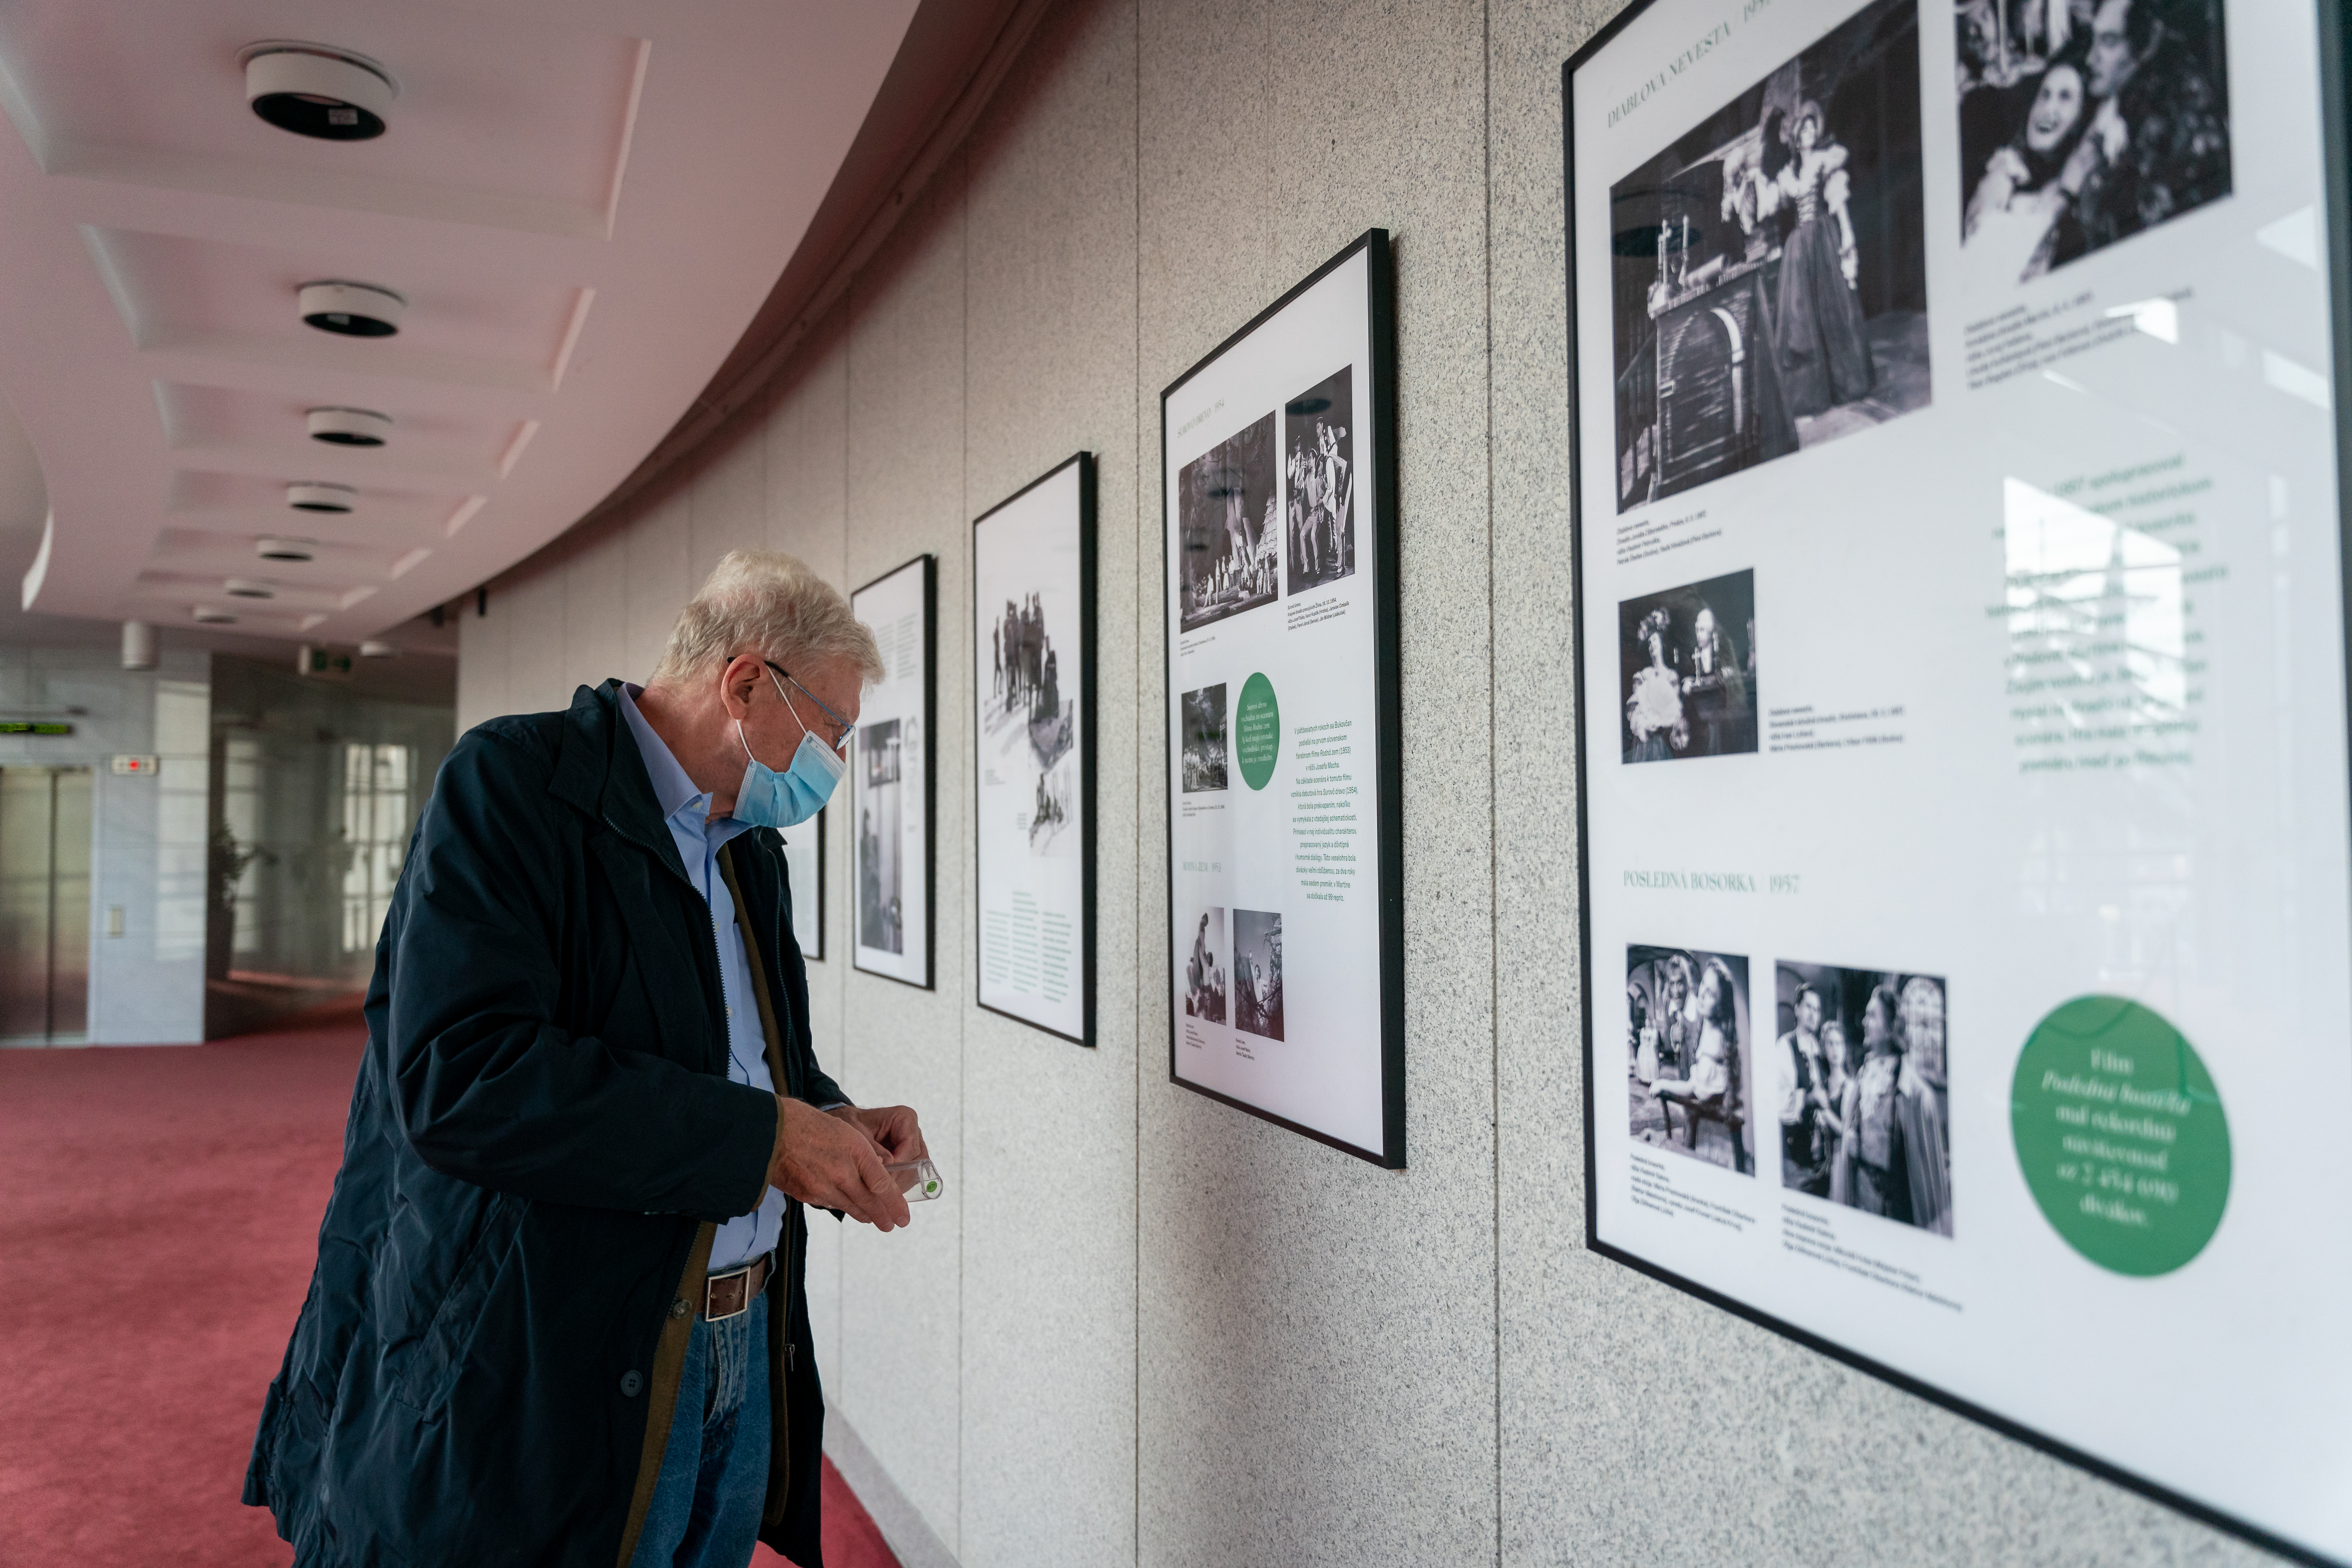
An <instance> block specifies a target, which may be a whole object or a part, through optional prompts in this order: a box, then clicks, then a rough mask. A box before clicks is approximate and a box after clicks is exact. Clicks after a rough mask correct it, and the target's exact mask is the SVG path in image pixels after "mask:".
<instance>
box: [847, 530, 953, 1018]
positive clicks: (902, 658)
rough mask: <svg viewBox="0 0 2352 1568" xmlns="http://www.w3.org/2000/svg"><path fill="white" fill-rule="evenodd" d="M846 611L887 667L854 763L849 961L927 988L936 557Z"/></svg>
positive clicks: (852, 600) (883, 580)
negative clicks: (876, 645) (869, 634)
mask: <svg viewBox="0 0 2352 1568" xmlns="http://www.w3.org/2000/svg"><path fill="white" fill-rule="evenodd" d="M849 606H850V610H851V613H853V614H854V615H856V617H857V618H858V619H859V620H861V621H863V622H864V623H866V626H867V628H868V629H870V630H871V631H872V632H873V633H874V640H875V641H876V642H877V643H879V644H880V645H881V647H882V662H883V664H884V665H885V666H886V667H887V670H888V673H887V674H886V675H885V676H884V677H883V678H882V679H881V680H880V681H879V682H877V684H875V685H873V686H870V687H868V688H866V700H865V707H864V708H863V710H861V711H860V712H859V714H858V716H857V744H856V750H855V751H853V752H851V753H850V758H849V821H850V839H849V881H850V923H851V935H850V944H851V957H850V962H851V963H853V964H855V965H856V967H857V968H859V969H862V970H864V971H865V972H866V973H868V974H880V975H884V976H886V977H887V978H889V979H892V980H898V981H903V982H905V983H906V984H908V985H920V986H923V987H924V988H926V989H929V986H930V984H931V934H932V921H931V889H932V870H931V825H932V822H933V820H934V816H933V806H934V805H935V803H936V798H937V797H936V795H934V793H933V781H934V778H935V776H936V773H937V769H936V767H935V766H934V759H933V755H932V751H931V729H932V721H933V719H934V718H935V717H936V716H937V714H938V701H937V697H938V689H937V688H938V682H937V679H936V673H935V672H936V669H937V665H938V658H937V654H938V649H939V562H938V558H937V557H935V556H930V555H919V556H917V557H915V559H914V560H912V561H909V562H908V563H906V564H905V565H904V566H901V567H899V568H898V570H897V571H895V572H890V573H887V574H884V575H882V576H880V577H877V578H876V579H875V580H874V581H873V582H871V583H868V584H866V586H864V587H863V588H860V589H858V590H857V591H856V593H855V594H852V595H850V596H849Z"/></svg>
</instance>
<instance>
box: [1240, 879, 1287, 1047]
mask: <svg viewBox="0 0 2352 1568" xmlns="http://www.w3.org/2000/svg"><path fill="white" fill-rule="evenodd" d="M1233 1008H1234V1028H1236V1029H1242V1030H1245V1031H1246V1032H1248V1033H1250V1034H1253V1035H1255V1036H1257V1037H1259V1038H1261V1039H1266V1040H1278V1039H1280V1038H1282V916H1281V915H1280V914H1278V913H1276V914H1266V913H1263V912H1261V911H1259V910H1234V963H1233Z"/></svg>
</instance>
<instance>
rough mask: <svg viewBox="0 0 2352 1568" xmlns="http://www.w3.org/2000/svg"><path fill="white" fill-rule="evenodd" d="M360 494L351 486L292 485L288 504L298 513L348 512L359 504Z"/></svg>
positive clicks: (289, 489)
mask: <svg viewBox="0 0 2352 1568" xmlns="http://www.w3.org/2000/svg"><path fill="white" fill-rule="evenodd" d="M359 497H360V492H359V491H357V490H355V489H352V487H351V486H349V485H322V484H291V485H288V486H287V487H286V504H287V505H288V506H290V507H292V508H293V509H294V510H296V511H331V512H346V511H349V510H352V507H353V506H355V505H357V504H358V501H359Z"/></svg>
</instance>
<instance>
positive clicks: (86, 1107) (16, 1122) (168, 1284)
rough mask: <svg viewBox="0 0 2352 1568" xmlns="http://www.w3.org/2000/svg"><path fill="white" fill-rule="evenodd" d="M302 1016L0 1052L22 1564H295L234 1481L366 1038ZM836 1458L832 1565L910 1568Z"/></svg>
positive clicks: (1, 1549) (4, 1377) (4, 1450)
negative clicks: (145, 1039)
mask: <svg viewBox="0 0 2352 1568" xmlns="http://www.w3.org/2000/svg"><path fill="white" fill-rule="evenodd" d="M301 1024H302V1025H303V1026H299V1027H295V1028H291V1029H288V1030H285V1031H282V1032H279V1033H276V1034H271V1035H257V1036H248V1037H245V1038H242V1039H236V1040H225V1041H219V1042H215V1043H214V1044H212V1045H208V1046H195V1047H191V1046H157V1047H91V1048H86V1049H60V1050H0V1325H5V1327H4V1328H0V1390H5V1394H0V1407H5V1410H6V1412H7V1418H6V1419H5V1421H0V1519H5V1521H7V1523H6V1525H5V1527H0V1565H5V1568H20V1565H21V1568H36V1565H37V1568H57V1565H59V1564H66V1563H94V1564H95V1563H165V1562H168V1563H182V1564H186V1565H188V1568H266V1565H268V1564H279V1565H283V1564H286V1563H290V1562H291V1561H292V1557H293V1553H292V1551H291V1549H290V1548H289V1547H288V1546H287V1545H286V1544H285V1543H284V1542H280V1541H279V1540H278V1536H277V1532H276V1531H275V1529H274V1528H273V1527H272V1525H271V1522H270V1520H269V1516H268V1514H267V1513H266V1512H264V1511H263V1510H259V1509H250V1508H247V1507H245V1506H243V1505H242V1504H241V1503H240V1502H239V1501H238V1500H237V1494H238V1490H239V1489H240V1487H241V1486H242V1485H243V1482H244V1479H245V1463H246V1454H247V1447H248V1446H249V1445H250V1444H251V1442H252V1440H253V1428H254V1423H255V1421H256V1420H257V1419H258V1417H259V1415H260V1412H261V1398H262V1394H263V1391H264V1390H265V1389H267V1388H268V1384H269V1380H270V1378H271V1377H272V1376H273V1375H274V1374H275V1373H276V1372H277V1370H278V1362H279V1359H280V1358H281V1356H282V1355H283V1354H284V1352H285V1349H286V1336H287V1333H288V1331H289V1330H290V1329H291V1328H292V1327H293V1323H294V1316H295V1313H296V1311H297V1310H299V1308H300V1306H301V1304H302V1296H303V1292H304V1290H305V1289H307V1287H308V1285H309V1283H310V1264H311V1258H312V1255H313V1251H314V1248H315V1247H316V1240H317V1235H318V1226H319V1217H320V1214H321V1213H322V1212H323V1210H324V1209H325V1206H326V1201H327V1194H328V1191H329V1189H330V1187H331V1185H332V1183H333V1179H334V1172H335V1164H336V1161H337V1159H338V1157H339V1155H340V1153H341V1147H342V1130H343V1115H344V1110H345V1107H346V1105H347V1103H348V1102H349V1100H350V1097H351V1089H352V1074H353V1072H354V1070H355V1069H356V1067H357V1065H358V1061H359V1055H360V1049H361V1046H362V1040H363V1035H362V1029H361V1026H360V1025H359V1022H358V1014H357V1011H356V1009H355V1008H352V1007H344V1008H341V1009H336V1010H330V1011H329V1012H327V1013H325V1014H323V1015H322V1014H318V1013H314V1014H311V1015H309V1016H306V1017H305V1018H304V1019H303V1020H301ZM825 1472H826V1473H825V1483H826V1485H825V1497H824V1504H825V1527H824V1552H825V1560H826V1563H827V1564H828V1568H896V1564H895V1563H894V1561H893V1559H892V1558H891V1557H890V1555H889V1552H888V1549H887V1547H886V1546H884V1545H883V1543H882V1541H881V1537H880V1535H879V1533H878V1532H877V1531H875V1529H874V1526H873V1522H872V1521H871V1520H869V1519H868V1518H867V1517H866V1514H865V1511H864V1510H863V1509H860V1508H859V1507H858V1506H857V1504H856V1500H855V1499H854V1498H852V1497H851V1496H850V1494H849V1492H848V1490H847V1489H846V1488H845V1487H844V1486H843V1485H842V1484H841V1481H840V1479H839V1477H838V1476H837V1475H835V1473H834V1471H833V1467H832V1465H831V1463H830V1462H828V1463H827V1464H826V1466H825ZM754 1561H755V1562H756V1563H762V1564H770V1565H773V1564H779V1563H782V1562H783V1559H782V1558H781V1557H778V1556H776V1555H775V1554H774V1553H773V1552H770V1551H769V1550H768V1549H767V1548H766V1547H761V1548H760V1549H759V1552H758V1554H757V1556H756V1558H755V1559H754Z"/></svg>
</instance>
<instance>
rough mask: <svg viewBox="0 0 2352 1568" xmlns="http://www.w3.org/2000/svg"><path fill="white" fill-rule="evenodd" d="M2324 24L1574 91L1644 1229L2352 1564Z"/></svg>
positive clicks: (2207, 1507) (1663, 37)
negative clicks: (2341, 1168) (2337, 1154)
mask: <svg viewBox="0 0 2352 1568" xmlns="http://www.w3.org/2000/svg"><path fill="white" fill-rule="evenodd" d="M2324 21H2325V23H2326V26H2327V27H2330V28H2332V27H2333V26H2336V18H2334V17H2324V16H2323V13H2322V10H2321V8H2320V7H2319V6H2317V5H2314V4H2312V3H2310V0H2279V3H2275V4H2258V3H2255V0H1961V3H1960V4H1959V5H1958V6H1957V7H1954V6H1951V5H1921V4H1919V3H1918V0H1871V3H1868V4H1860V5H1857V4H1855V3H1854V0H1740V3H1738V4H1734V5H1729V6H1722V5H1701V4H1697V3H1696V0H1654V3H1650V4H1646V5H1638V6H1636V7H1635V8H1634V9H1633V10H1632V11H1630V12H1629V13H1627V14H1626V15H1624V16H1622V17H1621V18H1620V19H1619V20H1618V21H1617V22H1615V23H1613V24H1612V26H1610V27H1609V28H1608V29H1606V30H1605V31H1604V32H1603V33H1602V34H1601V36H1600V37H1597V38H1596V39H1595V40H1594V41H1593V42H1592V43H1591V44H1590V45H1588V46H1587V47H1585V48H1584V49H1583V50H1582V51H1581V52H1580V53H1579V55H1578V56H1577V57H1576V58H1574V59H1572V60H1570V62H1569V63H1568V66H1567V67H1566V68H1565V88H1566V94H1567V132H1568V201H1569V213H1570V259H1569V268H1570V276H1569V294H1570V305H1571V310H1570V316H1571V323H1572V325H1571V338H1570V356H1571V374H1572V378H1573V387H1574V403H1573V409H1574V419H1575V423H1574V439H1575V447H1576V455H1577V459H1578V460H1577V464H1576V468H1575V474H1576V479H1575V486H1576V493H1575V500H1574V516H1575V520H1576V546H1575V547H1576V552H1577V571H1578V578H1579V591H1578V612H1579V613H1578V634H1577V635H1578V637H1579V657H1580V682H1581V691H1580V714H1581V723H1582V729H1583V733H1582V737H1581V767H1580V780H1581V787H1580V800H1579V805H1580V812H1581V815H1582V821H1581V825H1580V826H1581V828H1582V844H1583V854H1582V857H1581V858H1582V869H1583V878H1584V883H1583V889H1582V894H1583V900H1584V920H1583V921H1582V929H1583V942H1584V951H1583V962H1584V973H1585V975H1586V977H1587V979H1588V982H1589V988H1588V992H1587V994H1588V995H1589V996H1590V998H1591V1002H1590V1006H1589V1010H1588V1013H1587V1020H1586V1027H1587V1032H1588V1033H1587V1040H1586V1047H1587V1053H1588V1070H1587V1073H1586V1089H1587V1095H1588V1111H1589V1117H1590V1121H1589V1132H1590V1136H1589V1139H1588V1151H1589V1154H1588V1158H1589V1160H1590V1171H1589V1176H1590V1180H1589V1182H1588V1184H1587V1203H1588V1210H1589V1212H1588V1215H1587V1217H1588V1221H1589V1226H1590V1228H1589V1232H1588V1234H1589V1237H1590V1239H1591V1244H1592V1245H1593V1246H1594V1247H1597V1248H1599V1249H1601V1250H1602V1251H1605V1252H1607V1253H1609V1254H1611V1255H1612V1256H1613V1257H1616V1258H1620V1259H1622V1260H1623V1261H1625V1262H1628V1263H1630V1264H1633V1265H1634V1266H1636V1267H1639V1268H1643V1269H1646V1270H1648V1271H1650V1272H1652V1273H1654V1274H1656V1275H1658V1276H1660V1277H1661V1278H1664V1279H1668V1280H1670V1281H1672V1282H1673V1283H1675V1284H1677V1285H1680V1286H1683V1287H1685V1288H1686V1289H1694V1290H1696V1291H1698V1292H1699V1293H1701V1294H1703V1295H1706V1297H1708V1299H1710V1300H1715V1301H1717V1302H1718V1303H1719V1304H1722V1305H1724V1306H1726V1307H1728V1308H1730V1309H1732V1310H1737V1311H1740V1312H1742V1313H1745V1314H1747V1315H1749V1316H1751V1317H1754V1318H1756V1319H1758V1320H1759V1321H1763V1322H1766V1323H1768V1324H1769V1325H1770V1326H1772V1327H1775V1328H1777V1329H1780V1330H1781V1331H1785V1332H1789V1333H1791V1334H1793V1335H1796V1336H1797V1337H1799V1338H1801V1339H1803V1340H1805V1341H1806V1342H1809V1343H1811V1344H1813V1345H1815V1346H1817V1347H1819V1348H1821V1349H1823V1350H1825V1351H1828V1352H1831V1353H1832V1354H1836V1355H1838V1356H1841V1357H1843V1358H1845V1359H1847V1360H1849V1361H1852V1362H1853V1363H1856V1364H1858V1365H1861V1366H1864V1367H1865V1368H1867V1369H1869V1370H1871V1371H1874V1372H1875V1373H1880V1374H1882V1375H1885V1376H1888V1377H1891V1378H1893V1379H1895V1381H1897V1382H1900V1383H1902V1384H1904V1385H1905V1386H1906V1387H1909V1388H1911V1389H1913V1390H1914V1391H1916V1392H1918V1393H1921V1394H1926V1395H1927V1396H1929V1397H1932V1398H1935V1399H1937V1400H1939V1401H1942V1402H1944V1403H1946V1404H1948V1405H1952V1406H1954V1407H1955V1408H1958V1409H1960V1410H1962V1411H1964V1412H1965V1413H1967V1414H1969V1415H1974V1416H1976V1417H1978V1418H1979V1419H1984V1420H1988V1421H1990V1422H1992V1423H1994V1424H1995V1425H1998V1426H2001V1427H2002V1428H2003V1429H2004V1430H2008V1431H2011V1433H2013V1434H2015V1435H2017V1436H2022V1437H2025V1438H2026V1439H2028V1440H2030V1441H2033V1442H2035V1443H2038V1444H2040V1445H2042V1446H2043V1447H2048V1448H2050V1449H2052V1450H2053V1451H2055V1452H2058V1453H2060V1454H2062V1455H2063V1456H2064V1457H2067V1458H2071V1459H2074V1460H2075V1461H2076V1462H2079V1463H2084V1464H2086V1465H2089V1466H2092V1467H2094V1468H2098V1469H2100V1470H2101V1471H2102V1472H2103V1473H2106V1474H2108V1475H2110V1476H2113V1477H2115V1478H2116V1479H2120V1480H2122V1481H2124V1482H2126V1484H2129V1485H2132V1486H2135V1487H2137V1488H2138V1489H2142V1490H2145V1491H2147V1492H2150V1493H2151V1494H2153V1495H2156V1496H2158V1497H2160V1498H2162V1499H2164V1500H2167V1501H2168V1502H2169V1503H2171V1504H2173V1505H2174V1506H2176V1507H2179V1508H2182V1509H2184V1510H2189V1511H2190V1512H2194V1513H2197V1514H2199V1515H2200V1516H2201V1517H2204V1518H2206V1519H2208V1520H2210V1521H2214V1522H2216V1523H2220V1524H2221V1525H2223V1526H2225V1527H2227V1528H2230V1529H2232V1530H2235V1531H2239V1532H2241V1533H2243V1534H2246V1535H2248V1536H2250V1537H2252V1538H2254V1539H2256V1540H2259V1541H2261V1542H2263V1543H2264V1544H2266V1545H2269V1546H2271V1547H2273V1549H2276V1550H2280V1551H2284V1552H2292V1553H2296V1554H2301V1555H2304V1556H2305V1557H2309V1558H2312V1559H2313V1560H2345V1559H2352V1484H2347V1477H2352V1418H2347V1415H2345V1412H2346V1411H2347V1408H2352V1337H2347V1335H2346V1334H2345V1333H2344V1332H2343V1322H2344V1313H2345V1305H2344V1304H2345V1302H2346V1301H2347V1300H2352V1220H2347V1211H2346V1210H2345V1208H2344V1206H2343V1205H2339V1204H2336V1203H2334V1202H2332V1201H2330V1200H2328V1199H2327V1198H2326V1194H2327V1193H2328V1192H2330V1191H2332V1190H2333V1187H2332V1182H2333V1178H2332V1177H2331V1176H2330V1175H2329V1174H2328V1173H2329V1171H2331V1170H2332V1169H2333V1166H2332V1165H2331V1164H2329V1163H2328V1159H2329V1155H2328V1152H2329V1151H2330V1150H2332V1149H2334V1148H2335V1147H2336V1146H2337V1145H2338V1144H2339V1143H2340V1142H2342V1139H2343V1136H2344V1130H2345V1129H2346V1128H2347V1126H2352V978H2347V976H2352V924H2347V893H2352V888H2347V820H2352V792H2347V727H2346V677H2345V672H2346V640H2345V634H2346V627H2345V615H2344V596H2343V583H2344V578H2343V562H2342V558H2341V545H2340V539H2341V531H2340V525H2339V519H2340V510H2339V508H2340V502H2341V498H2340V496H2339V494H2338V489H2337V484H2338V474H2339V467H2338V464H2339V437H2340V431H2341V426H2340V415H2339V411H2340V409H2341V407H2342V403H2341V399H2342V397H2343V382H2342V380H2341V378H2340V377H2339V376H2338V375H2337V374H2336V366H2335V353H2334V349H2333V344H2334V343H2335V342H2341V341H2342V340H2341V339H2340V338H2339V337H2337V336H2336V334H2337V332H2338V331H2340V327H2339V325H2338V322H2339V316H2338V314H2337V312H2339V311H2340V310H2341V309H2342V300H2343V299H2344V292H2343V287H2344V274H2343V270H2342V269H2343V268H2344V258H2343V256H2342V255H2341V254H2340V252H2336V253H2333V254H2332V253H2331V247H2332V246H2340V244H2341V240H2340V238H2338V236H2340V234H2341V226H2342V220H2343V217H2344V208H2343V199H2344V187H2343V184H2342V181H2343V169H2342V166H2341V164H2340V163H2330V161H2329V157H2328V156H2327V155H2325V154H2324V144H2325V142H2326V137H2327V136H2328V135H2331V134H2340V130H2341V125H2340V122H2341V120H2342V116H2343V112H2344V111H2343V100H2342V97H2341V88H2342V84H2341V81H2340V79H2338V76H2337V74H2336V68H2337V64H2338V62H2339V61H2340V58H2341V55H2340V39H2336V38H2334V37H2332V36H2331V37H2327V38H2323V37H2322V34H2323V30H2324V29H2323V22H2324ZM1685 763H1687V764H1688V765H1687V766H1685V765H1683V764H1685ZM1621 965H1622V969H1621V968H1620V966H1621ZM1757 1440H1758V1441H1759V1443H1769V1441H1770V1440H1771V1434H1770V1433H1769V1432H1759V1433H1758V1434H1757Z"/></svg>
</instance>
